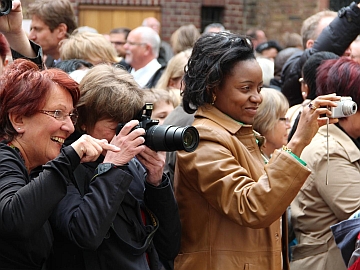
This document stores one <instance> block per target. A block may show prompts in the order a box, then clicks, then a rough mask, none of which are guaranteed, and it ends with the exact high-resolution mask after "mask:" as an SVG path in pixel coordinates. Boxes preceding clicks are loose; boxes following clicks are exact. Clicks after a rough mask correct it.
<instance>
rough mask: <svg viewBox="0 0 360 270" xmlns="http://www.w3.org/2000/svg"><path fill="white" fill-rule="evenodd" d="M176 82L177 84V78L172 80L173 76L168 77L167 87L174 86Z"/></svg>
mask: <svg viewBox="0 0 360 270" xmlns="http://www.w3.org/2000/svg"><path fill="white" fill-rule="evenodd" d="M176 84H177V80H174V79H173V78H170V80H169V84H168V87H169V88H175V86H176Z"/></svg>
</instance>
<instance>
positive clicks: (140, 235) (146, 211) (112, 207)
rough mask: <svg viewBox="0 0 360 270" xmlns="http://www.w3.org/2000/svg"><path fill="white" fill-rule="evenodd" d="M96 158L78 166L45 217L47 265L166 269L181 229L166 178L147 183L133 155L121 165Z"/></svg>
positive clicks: (143, 172) (176, 248) (175, 253)
mask: <svg viewBox="0 0 360 270" xmlns="http://www.w3.org/2000/svg"><path fill="white" fill-rule="evenodd" d="M101 162H102V159H99V160H98V161H97V162H92V163H87V164H81V165H80V166H79V168H78V169H77V171H75V174H74V176H75V179H76V183H77V187H75V185H72V184H70V185H69V186H68V192H67V195H66V196H65V198H64V199H63V200H62V201H61V202H60V204H59V205H58V207H57V209H56V210H55V211H54V214H53V216H52V217H51V223H52V225H53V227H54V234H55V241H54V254H53V257H52V269H64V270H65V269H66V270H70V269H76V270H81V269H87V270H88V269H102V270H103V269H129V270H131V269H134V270H135V269H136V270H139V269H156V270H158V269H160V268H161V266H162V264H163V265H164V266H166V268H167V269H171V268H172V267H171V264H172V261H173V260H174V258H175V257H176V255H177V253H178V251H179V248H180V233H181V228H180V218H179V214H178V208H177V203H176V201H175V198H174V194H173V191H172V187H171V185H170V183H169V179H168V178H167V177H166V176H165V175H164V176H163V182H162V184H161V185H160V186H159V187H154V186H151V185H149V184H147V183H146V182H145V175H146V171H145V169H144V168H143V166H142V165H141V164H140V163H139V162H138V161H137V160H136V159H135V158H134V159H132V160H131V161H130V162H129V164H128V165H127V166H122V167H121V168H117V167H115V166H114V165H110V164H100V163H101ZM99 164H100V165H99ZM99 168H100V169H99ZM81 193H83V194H84V195H81ZM142 215H143V216H142ZM144 217H145V218H146V225H144V224H143V218H144ZM145 253H146V254H145ZM147 257H148V260H149V263H148V262H147ZM149 265H150V267H149Z"/></svg>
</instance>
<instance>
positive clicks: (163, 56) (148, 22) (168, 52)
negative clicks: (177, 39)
mask: <svg viewBox="0 0 360 270" xmlns="http://www.w3.org/2000/svg"><path fill="white" fill-rule="evenodd" d="M142 26H147V27H150V28H152V29H154V31H155V32H156V33H157V34H158V35H159V36H160V28H161V25H160V22H159V21H158V20H157V19H156V18H154V17H148V18H145V19H144V20H143V22H142ZM173 56H174V52H173V49H172V48H171V46H170V44H169V43H167V42H166V41H163V40H161V44H160V51H159V57H158V61H159V63H160V64H161V65H163V66H166V65H167V62H169V60H170V59H171V57H173Z"/></svg>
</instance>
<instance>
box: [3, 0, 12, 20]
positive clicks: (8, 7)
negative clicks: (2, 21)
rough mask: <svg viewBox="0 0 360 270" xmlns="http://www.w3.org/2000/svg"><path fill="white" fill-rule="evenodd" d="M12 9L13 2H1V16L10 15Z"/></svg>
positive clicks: (4, 0) (6, 0) (8, 0)
mask: <svg viewBox="0 0 360 270" xmlns="http://www.w3.org/2000/svg"><path fill="white" fill-rule="evenodd" d="M11 7H12V1H11V0H0V16H4V15H7V14H9V12H10V11H11Z"/></svg>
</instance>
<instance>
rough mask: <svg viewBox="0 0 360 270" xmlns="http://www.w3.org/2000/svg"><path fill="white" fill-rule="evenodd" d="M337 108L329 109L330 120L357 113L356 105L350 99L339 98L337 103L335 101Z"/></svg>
mask: <svg viewBox="0 0 360 270" xmlns="http://www.w3.org/2000/svg"><path fill="white" fill-rule="evenodd" d="M336 103H337V107H331V108H330V110H331V113H332V114H331V116H330V118H341V117H348V116H350V115H353V114H355V113H356V112H357V104H356V103H355V102H354V101H353V100H352V98H351V97H341V99H340V100H339V101H336Z"/></svg>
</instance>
